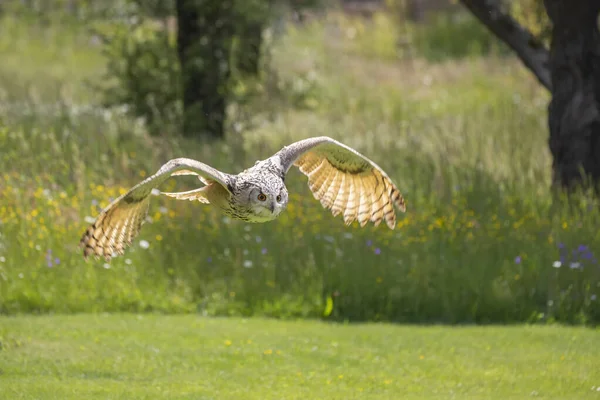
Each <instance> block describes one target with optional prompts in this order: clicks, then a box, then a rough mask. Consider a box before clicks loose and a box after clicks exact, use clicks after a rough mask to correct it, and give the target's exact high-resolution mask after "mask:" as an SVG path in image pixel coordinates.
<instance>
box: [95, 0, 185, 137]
mask: <svg viewBox="0 0 600 400" xmlns="http://www.w3.org/2000/svg"><path fill="white" fill-rule="evenodd" d="M135 14H136V10H134V13H133V14H132V16H131V18H129V19H127V20H125V21H121V22H110V23H107V24H103V25H99V26H98V28H97V30H96V32H97V33H98V35H99V37H101V38H102V41H103V43H104V47H103V53H104V56H105V57H106V59H107V60H108V62H107V66H106V77H105V81H104V84H103V85H102V87H101V89H102V91H103V93H104V106H106V107H115V106H116V107H124V108H125V109H126V110H127V112H128V114H129V115H131V116H133V117H136V118H142V119H143V120H144V121H145V122H146V124H147V125H148V129H149V130H150V132H152V133H153V134H164V133H172V132H176V131H178V130H179V125H180V118H181V115H182V110H181V93H180V92H181V84H180V80H181V77H180V68H179V63H178V60H177V43H176V36H175V32H172V31H170V30H169V29H168V24H167V22H166V20H165V21H161V20H156V19H150V18H144V17H143V16H142V17H141V18H139V17H136V16H134V15H135Z"/></svg>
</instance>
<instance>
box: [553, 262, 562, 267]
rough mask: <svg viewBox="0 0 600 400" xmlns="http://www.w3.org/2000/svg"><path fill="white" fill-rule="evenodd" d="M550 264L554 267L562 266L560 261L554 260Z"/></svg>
mask: <svg viewBox="0 0 600 400" xmlns="http://www.w3.org/2000/svg"><path fill="white" fill-rule="evenodd" d="M552 266H553V267H554V268H560V267H562V263H561V262H560V261H554V262H553V263H552Z"/></svg>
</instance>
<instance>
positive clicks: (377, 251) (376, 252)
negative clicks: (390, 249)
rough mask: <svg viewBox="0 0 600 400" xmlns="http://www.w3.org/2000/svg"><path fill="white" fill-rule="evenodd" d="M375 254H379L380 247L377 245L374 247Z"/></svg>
mask: <svg viewBox="0 0 600 400" xmlns="http://www.w3.org/2000/svg"><path fill="white" fill-rule="evenodd" d="M375 254H377V255H379V254H381V249H380V248H379V247H377V248H376V249H375Z"/></svg>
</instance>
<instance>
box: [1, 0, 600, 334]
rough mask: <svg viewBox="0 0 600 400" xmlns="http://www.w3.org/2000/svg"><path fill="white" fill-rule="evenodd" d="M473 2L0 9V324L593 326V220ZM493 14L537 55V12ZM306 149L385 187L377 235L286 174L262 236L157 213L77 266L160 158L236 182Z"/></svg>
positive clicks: (205, 211) (291, 0)
mask: <svg viewBox="0 0 600 400" xmlns="http://www.w3.org/2000/svg"><path fill="white" fill-rule="evenodd" d="M484 3H486V4H487V3H490V4H492V3H494V4H495V2H481V1H479V2H477V1H474V0H473V1H466V0H465V1H463V2H458V3H457V2H454V1H448V0H385V1H383V0H382V1H376V0H370V1H359V0H353V1H350V0H348V1H325V0H202V1H200V0H20V1H16V0H0V313H3V314H15V313H48V312H56V313H70V312H82V311H85V312H100V311H133V312H144V311H156V312H164V313H188V312H198V313H201V314H203V315H244V316H247V315H263V316H272V317H279V318H292V317H293V318H296V317H310V318H325V319H331V320H339V321H395V322H420V323H431V322H436V323H439V322H441V323H473V322H476V323H510V322H523V321H527V322H538V321H539V322H544V321H562V322H568V323H593V322H595V321H596V322H597V321H598V320H600V305H599V301H598V300H597V296H598V295H600V269H599V266H598V263H597V259H596V257H597V256H598V253H599V252H600V234H599V231H598V226H599V223H600V215H599V212H598V207H597V205H596V203H595V200H594V197H593V196H590V195H588V194H586V193H583V192H582V193H576V194H573V195H572V196H571V197H570V200H569V201H567V200H565V198H563V196H561V195H557V194H556V192H555V191H553V189H552V187H553V185H552V182H553V155H552V154H551V151H550V147H549V129H548V104H549V102H550V100H551V92H550V91H549V90H548V85H547V82H546V85H545V84H544V79H545V78H544V75H543V74H540V73H535V71H534V73H532V71H531V70H530V69H528V68H527V67H525V66H524V64H523V62H522V61H521V60H522V59H523V57H522V56H523V54H520V57H519V56H517V55H516V54H515V52H514V51H513V49H514V46H509V45H507V44H505V41H501V40H499V39H497V38H496V36H494V34H492V33H491V31H490V27H489V26H486V24H485V23H483V22H482V17H481V15H479V16H477V10H481V4H484ZM478 4H479V6H478ZM465 6H467V7H465ZM477 7H479V8H477ZM496 11H497V10H496ZM496 11H494V10H491V11H490V14H489V15H492V14H491V13H492V12H496ZM500 11H501V12H502V15H504V16H507V17H508V18H509V20H510V21H512V22H513V23H516V24H518V25H519V26H520V27H523V29H525V30H526V31H527V32H530V33H531V34H532V35H534V36H535V38H536V40H538V42H536V46H537V45H538V44H539V46H540V47H539V48H544V47H547V46H549V43H550V41H549V39H550V36H551V33H550V32H551V31H550V29H551V23H550V21H549V19H548V15H547V13H546V11H545V9H544V7H543V4H542V2H540V1H535V0H525V1H518V2H516V1H515V2H504V3H503V4H502V8H501V9H500ZM482 15H484V19H485V14H482ZM533 47H535V46H533ZM534 70H535V68H534ZM538 72H539V71H538ZM545 86H546V87H545ZM318 135H327V136H331V137H333V138H336V139H338V140H340V141H342V142H344V143H346V144H348V145H350V146H353V147H355V148H356V149H357V150H359V151H360V152H362V153H363V154H365V155H367V156H368V157H370V158H371V159H373V160H374V161H375V162H377V163H378V164H379V165H380V166H381V167H383V168H384V169H385V170H386V171H387V172H388V174H389V175H390V176H391V177H392V179H393V180H394V181H395V182H396V183H397V185H398V187H399V188H400V190H401V191H402V193H403V195H404V197H405V198H406V200H407V207H408V209H407V213H406V214H402V215H400V216H399V220H398V224H397V227H396V229H395V230H393V231H392V230H389V229H388V228H387V227H385V226H384V224H382V225H381V226H379V227H377V228H374V227H372V226H368V227H365V228H363V229H361V228H359V227H358V226H357V224H354V225H352V226H349V227H346V226H345V225H344V223H343V221H342V218H341V217H339V216H338V217H337V218H333V217H332V216H331V214H330V212H329V211H327V210H324V209H322V207H321V205H320V204H319V202H318V201H316V200H314V199H313V196H312V194H311V193H310V191H309V189H308V187H307V184H306V178H305V177H304V176H303V175H301V174H300V173H298V172H297V171H293V172H291V173H290V176H289V178H288V179H287V181H286V183H287V185H288V187H289V189H290V192H291V199H290V204H289V207H288V210H287V211H286V212H285V213H284V214H283V215H282V216H281V217H280V218H279V219H278V220H276V221H274V222H271V223H268V224H245V223H242V222H238V221H231V220H229V219H227V218H225V217H223V216H222V215H221V214H219V213H218V212H216V211H214V210H213V209H212V208H210V207H206V206H204V205H201V204H193V203H189V202H177V201H175V200H173V199H170V198H163V197H155V198H153V200H152V202H151V206H150V213H149V217H148V220H147V223H146V224H145V225H144V228H143V229H142V232H141V235H140V236H139V237H138V238H137V239H136V241H135V242H134V245H133V247H132V248H130V249H129V250H128V251H127V252H126V253H125V255H124V256H120V257H117V258H115V259H113V260H112V261H111V263H110V264H108V263H105V262H104V261H103V260H96V261H94V260H92V261H88V262H87V263H86V262H84V260H83V257H82V254H81V251H80V249H79V248H78V242H79V239H80V236H81V234H82V233H83V232H84V230H85V228H86V227H87V225H88V224H89V223H90V222H93V218H95V217H96V216H97V214H98V213H99V211H100V210H101V209H102V208H103V207H105V206H106V205H107V204H108V203H109V202H110V201H111V200H112V199H114V198H115V197H116V196H118V195H119V194H122V193H124V192H125V191H126V190H127V189H128V188H129V187H131V186H133V185H134V184H135V183H137V182H138V181H140V180H141V179H143V178H144V177H146V176H148V175H149V174H153V173H154V172H155V171H156V170H157V169H158V168H159V167H160V165H162V164H163V163H164V162H166V161H167V160H168V159H170V158H174V157H190V158H195V159H198V160H201V161H203V162H205V163H208V164H211V165H213V166H215V167H216V168H219V169H222V170H224V171H226V172H232V173H233V172H238V171H240V170H242V169H244V168H246V167H248V166H250V165H253V164H254V162H255V161H256V160H258V159H264V158H267V157H269V156H270V155H271V154H273V153H274V152H275V151H277V150H278V149H279V148H280V147H281V146H283V145H286V144H288V143H290V142H291V141H294V140H298V139H302V138H306V137H309V136H318ZM197 185H198V184H197V180H196V179H194V178H193V177H181V178H178V179H171V180H169V181H168V182H167V183H166V184H165V185H164V186H165V187H164V188H161V189H162V190H164V191H173V190H187V189H191V188H193V187H196V186H197Z"/></svg>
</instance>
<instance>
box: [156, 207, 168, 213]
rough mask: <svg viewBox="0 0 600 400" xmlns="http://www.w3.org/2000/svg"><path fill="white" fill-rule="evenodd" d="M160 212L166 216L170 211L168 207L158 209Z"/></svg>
mask: <svg viewBox="0 0 600 400" xmlns="http://www.w3.org/2000/svg"><path fill="white" fill-rule="evenodd" d="M158 211H160V213H161V214H166V213H168V212H169V210H168V209H167V207H165V206H162V207H160V208H159V209H158Z"/></svg>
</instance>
